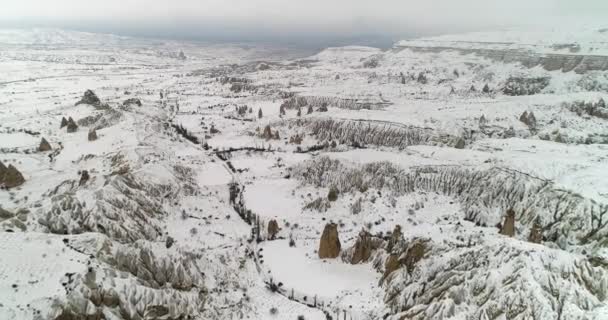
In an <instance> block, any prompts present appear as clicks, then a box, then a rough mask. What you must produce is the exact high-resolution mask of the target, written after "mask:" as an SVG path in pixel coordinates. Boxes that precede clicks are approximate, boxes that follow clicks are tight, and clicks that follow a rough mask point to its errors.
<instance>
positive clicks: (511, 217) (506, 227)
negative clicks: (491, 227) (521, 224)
mask: <svg viewBox="0 0 608 320" xmlns="http://www.w3.org/2000/svg"><path fill="white" fill-rule="evenodd" d="M500 233H501V234H504V235H505V236H509V237H512V236H514V235H515V211H513V209H509V210H507V216H506V218H505V221H504V223H503V224H502V226H501V228H500Z"/></svg>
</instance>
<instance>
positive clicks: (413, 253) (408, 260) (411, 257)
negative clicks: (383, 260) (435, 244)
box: [404, 241, 426, 273]
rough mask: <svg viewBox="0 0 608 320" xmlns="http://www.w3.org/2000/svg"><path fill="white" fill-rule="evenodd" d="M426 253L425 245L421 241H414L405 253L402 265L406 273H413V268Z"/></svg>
mask: <svg viewBox="0 0 608 320" xmlns="http://www.w3.org/2000/svg"><path fill="white" fill-rule="evenodd" d="M425 252H426V244H425V242H423V241H416V242H414V243H413V244H412V245H411V246H409V247H408V248H407V252H406V253H405V258H404V264H405V267H406V268H407V272H408V273H412V271H414V267H415V266H416V263H418V261H420V260H422V258H423V257H424V254H425Z"/></svg>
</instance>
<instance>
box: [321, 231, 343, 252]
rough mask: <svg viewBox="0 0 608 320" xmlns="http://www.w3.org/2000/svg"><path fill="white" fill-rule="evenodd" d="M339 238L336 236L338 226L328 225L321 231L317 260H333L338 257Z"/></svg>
mask: <svg viewBox="0 0 608 320" xmlns="http://www.w3.org/2000/svg"><path fill="white" fill-rule="evenodd" d="M340 249H341V245H340V238H339V236H338V225H337V224H335V223H328V224H326V225H325V228H324V229H323V234H322V235H321V242H320V244H319V258H321V259H333V258H336V257H338V255H340Z"/></svg>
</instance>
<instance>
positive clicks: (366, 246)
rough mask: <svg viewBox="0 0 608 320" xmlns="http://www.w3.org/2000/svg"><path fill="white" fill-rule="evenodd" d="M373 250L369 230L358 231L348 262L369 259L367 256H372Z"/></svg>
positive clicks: (359, 261)
mask: <svg viewBox="0 0 608 320" xmlns="http://www.w3.org/2000/svg"><path fill="white" fill-rule="evenodd" d="M373 250H374V248H373V244H372V237H371V235H370V234H369V232H367V231H365V230H362V231H361V232H359V237H357V242H356V243H355V248H354V251H353V256H352V259H351V261H350V263H352V264H358V263H362V262H367V260H369V258H370V257H371V256H372V251H373Z"/></svg>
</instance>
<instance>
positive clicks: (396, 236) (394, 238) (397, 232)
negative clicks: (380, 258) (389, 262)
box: [386, 225, 403, 253]
mask: <svg viewBox="0 0 608 320" xmlns="http://www.w3.org/2000/svg"><path fill="white" fill-rule="evenodd" d="M402 237H403V233H401V226H400V225H396V226H395V229H394V230H393V233H392V234H391V238H390V239H389V240H388V244H387V246H386V251H387V252H388V253H391V251H393V248H394V247H395V245H397V243H399V241H401V238H402Z"/></svg>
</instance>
